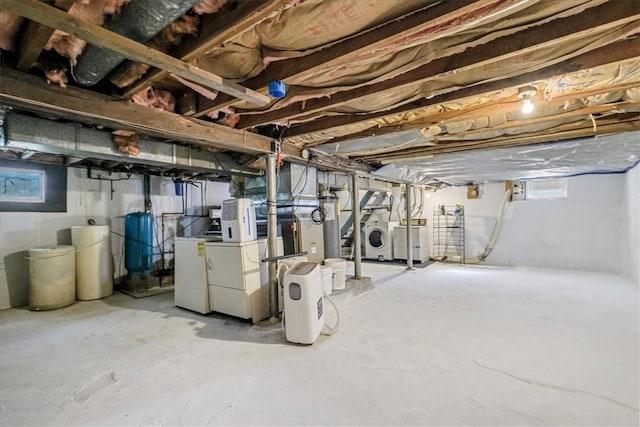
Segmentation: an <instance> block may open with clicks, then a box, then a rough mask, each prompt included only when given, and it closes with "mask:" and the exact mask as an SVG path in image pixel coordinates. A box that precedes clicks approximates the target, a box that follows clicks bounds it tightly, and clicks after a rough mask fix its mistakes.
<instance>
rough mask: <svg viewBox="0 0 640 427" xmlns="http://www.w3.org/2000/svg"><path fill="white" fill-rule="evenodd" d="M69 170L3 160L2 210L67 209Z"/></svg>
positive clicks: (0, 177) (0, 164) (0, 168)
mask: <svg viewBox="0 0 640 427" xmlns="http://www.w3.org/2000/svg"><path fill="white" fill-rule="evenodd" d="M66 211H67V170H66V168H65V167H64V166H59V165H42V164H37V163H25V162H20V161H11V160H0V212H66Z"/></svg>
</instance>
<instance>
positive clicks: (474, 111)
mask: <svg viewBox="0 0 640 427" xmlns="http://www.w3.org/2000/svg"><path fill="white" fill-rule="evenodd" d="M634 88H640V81H638V82H632V83H623V84H618V85H611V86H606V87H600V88H597V89H592V90H585V91H580V92H579V93H571V94H570V95H565V96H560V97H557V98H554V99H553V100H552V101H551V102H552V103H553V105H554V106H555V107H556V108H559V107H561V106H562V104H564V103H565V101H567V100H571V99H576V98H585V97H589V96H594V95H600V94H603V93H607V92H613V91H619V90H627V89H634ZM514 98H516V99H513V98H508V99H495V100H492V101H491V102H487V103H484V104H480V105H478V106H476V107H471V108H469V109H465V110H462V111H457V110H447V111H441V112H438V113H436V114H433V115H431V116H428V117H423V118H420V119H418V120H412V121H410V122H406V123H401V124H394V125H391V126H385V127H376V128H372V129H367V130H364V131H362V132H358V133H354V134H350V135H345V136H341V137H337V138H333V139H331V141H330V142H332V143H336V142H342V141H349V140H355V139H358V138H367V137H372V136H381V135H387V134H390V133H395V132H403V131H407V130H411V129H422V128H424V127H427V126H430V125H434V124H437V123H439V122H442V121H445V120H451V119H455V120H461V119H467V118H468V119H473V118H474V117H479V116H482V115H485V116H488V115H491V114H496V113H497V112H499V111H501V110H502V111H505V112H508V111H514V110H517V109H518V108H519V105H520V102H521V101H520V100H519V99H517V97H514ZM514 102H517V105H516V104H514ZM536 104H537V106H538V107H542V108H539V109H540V110H546V109H547V108H548V107H549V104H550V102H547V101H544V102H543V103H542V104H541V101H539V100H536ZM588 108H590V107H586V108H582V109H575V110H568V111H565V112H564V113H562V114H563V116H562V117H571V116H572V115H576V116H580V115H582V114H584V112H585V111H586V110H587V109H588ZM616 108H618V107H617V106H614V105H609V104H605V105H599V106H597V108H596V109H595V110H589V111H588V112H587V114H590V113H591V114H596V113H599V112H606V111H607V110H613V109H616ZM558 118H561V117H559V116H558V115H554V116H552V118H547V117H541V116H535V117H531V118H528V119H526V123H539V122H542V121H545V120H555V119H558ZM508 123H510V122H508ZM502 126H506V124H503V125H497V126H493V127H492V129H499V128H500V127H502ZM314 145H318V144H313V143H311V144H307V145H306V147H307V148H308V147H309V146H314Z"/></svg>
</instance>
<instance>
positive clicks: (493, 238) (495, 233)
mask: <svg viewBox="0 0 640 427" xmlns="http://www.w3.org/2000/svg"><path fill="white" fill-rule="evenodd" d="M510 198H511V189H508V190H507V191H505V192H504V196H503V197H502V202H501V203H500V209H498V216H497V217H496V225H495V226H494V227H493V233H491V238H490V239H489V243H488V244H487V247H486V248H485V249H484V252H482V253H481V254H480V255H478V261H484V260H485V259H486V258H487V257H488V256H489V254H490V253H491V251H493V247H494V246H495V244H496V241H497V240H498V236H499V235H500V230H501V229H502V222H503V219H504V209H505V207H506V206H507V203H509V199H510Z"/></svg>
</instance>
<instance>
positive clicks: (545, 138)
mask: <svg viewBox="0 0 640 427" xmlns="http://www.w3.org/2000/svg"><path fill="white" fill-rule="evenodd" d="M595 121H596V127H595V131H594V127H593V121H592V120H584V121H582V122H576V123H568V124H564V125H561V126H557V127H555V128H553V129H552V130H551V131H550V132H549V133H547V134H545V135H540V134H538V133H529V134H520V135H516V136H508V137H504V136H503V137H499V138H491V139H487V140H484V141H456V142H452V141H449V142H439V143H438V144H436V145H430V146H426V147H415V148H410V149H406V150H402V151H397V152H394V153H389V154H376V155H373V156H358V157H357V158H356V159H357V160H360V161H371V160H373V161H376V162H380V163H384V164H387V163H393V162H399V161H405V160H408V159H411V158H419V157H425V156H436V155H441V154H449V153H457V152H461V151H471V150H480V149H487V148H506V147H516V146H523V145H533V144H543V143H547V142H557V141H564V140H568V139H576V138H585V137H589V136H595V135H604V134H610V133H619V132H631V131H636V130H639V129H640V114H637V113H634V114H624V115H618V116H613V117H604V118H601V119H595Z"/></svg>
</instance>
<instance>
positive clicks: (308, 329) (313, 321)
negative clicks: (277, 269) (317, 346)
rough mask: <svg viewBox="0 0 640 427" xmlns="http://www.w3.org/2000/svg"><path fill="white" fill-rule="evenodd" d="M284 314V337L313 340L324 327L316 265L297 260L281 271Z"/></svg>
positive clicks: (318, 269)
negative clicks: (284, 270) (297, 261)
mask: <svg viewBox="0 0 640 427" xmlns="http://www.w3.org/2000/svg"><path fill="white" fill-rule="evenodd" d="M284 314H285V320H284V321H285V335H286V338H287V341H289V342H293V343H298V344H313V343H314V342H315V341H316V339H317V338H318V337H319V336H320V332H322V328H323V327H324V297H323V295H322V277H321V275H320V266H319V265H318V264H316V263H315V262H300V263H298V264H296V265H294V266H293V267H291V268H290V269H289V270H287V272H286V273H285V274H284Z"/></svg>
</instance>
